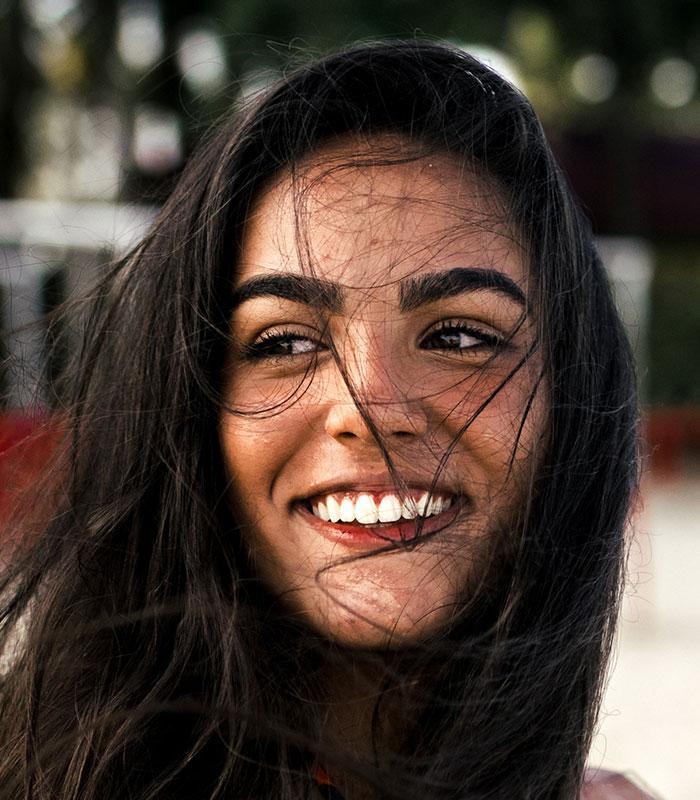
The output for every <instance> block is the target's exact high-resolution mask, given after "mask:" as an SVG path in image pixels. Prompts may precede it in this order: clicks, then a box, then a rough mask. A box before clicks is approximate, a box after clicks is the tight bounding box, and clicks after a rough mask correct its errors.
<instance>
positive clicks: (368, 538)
mask: <svg viewBox="0 0 700 800" xmlns="http://www.w3.org/2000/svg"><path fill="white" fill-rule="evenodd" d="M460 505H461V502H460V500H457V501H456V502H454V503H453V504H452V505H451V506H450V507H449V508H448V509H447V510H446V511H443V512H442V513H441V514H435V516H432V517H426V518H425V519H424V520H423V523H422V525H421V526H420V534H419V535H416V533H417V530H418V520H405V519H404V520H401V521H399V522H387V523H383V524H380V525H376V526H370V525H360V524H359V523H353V522H326V521H325V520H322V519H321V518H320V517H317V516H316V515H315V514H313V513H312V512H311V511H309V509H308V508H307V507H306V506H305V505H304V504H303V503H298V504H297V505H296V506H295V510H296V512H297V513H298V514H300V516H302V517H303V518H304V520H306V522H308V523H309V524H310V525H311V526H312V527H313V528H314V529H315V530H316V531H317V532H318V533H320V534H321V535H322V536H324V537H325V538H326V539H329V540H330V541H332V542H336V543H338V544H343V545H345V546H346V547H349V548H351V549H354V550H371V549H380V548H382V547H387V546H389V545H391V544H392V543H394V542H406V543H410V542H414V541H420V540H422V539H423V538H424V537H425V536H427V535H429V534H431V533H435V532H436V531H439V530H442V529H443V528H444V527H446V526H447V525H450V524H451V523H452V522H454V520H455V518H456V517H457V514H458V513H459V509H460Z"/></svg>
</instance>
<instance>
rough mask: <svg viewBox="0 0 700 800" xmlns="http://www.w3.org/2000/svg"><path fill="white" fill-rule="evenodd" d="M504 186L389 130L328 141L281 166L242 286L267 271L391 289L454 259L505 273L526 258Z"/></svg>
mask: <svg viewBox="0 0 700 800" xmlns="http://www.w3.org/2000/svg"><path fill="white" fill-rule="evenodd" d="M505 207H506V203H505V202H504V199H503V197H502V194H501V192H500V190H499V188H498V187H497V186H496V185H495V184H494V183H493V182H492V181H490V180H488V179H486V178H484V177H483V176H481V175H480V174H478V173H477V172H476V171H475V170H473V169H471V168H468V167H466V166H465V165H464V164H463V163H461V162H460V161H459V160H458V159H457V158H456V157H454V156H451V155H449V154H443V153H438V154H432V155H425V154H423V155H420V154H417V153H416V151H415V148H413V149H412V150H410V151H409V150H408V149H407V147H406V146H404V147H403V149H401V143H400V142H397V140H396V139H395V138H391V137H387V138H385V139H378V140H375V141H374V142H370V143H365V144H364V145H361V144H359V143H357V142H350V141H341V142H338V143H334V144H332V145H328V146H326V147H324V148H322V149H320V150H319V151H317V152H316V153H314V155H313V156H312V157H309V158H307V159H306V160H305V161H303V162H301V163H300V164H298V165H295V167H294V168H293V169H288V170H287V171H285V172H284V173H282V174H281V175H280V176H279V177H278V178H277V179H276V181H275V182H274V183H273V184H272V185H271V186H270V187H269V188H267V189H266V190H265V191H263V192H262V194H261V195H260V197H259V198H258V199H257V202H256V203H255V205H254V207H253V210H252V212H251V214H250V215H249V218H248V220H247V224H246V230H245V235H244V239H243V248H242V252H241V259H240V262H239V266H238V270H237V276H236V277H237V280H236V282H237V283H240V282H243V281H245V280H247V279H248V278H250V277H252V276H254V275H260V274H264V273H266V272H273V273H274V272H287V273H298V274H313V275H315V276H316V277H321V278H323V279H326V280H331V281H334V282H338V283H341V284H343V285H345V286H349V287H358V288H360V287H365V288H367V287H370V286H371V287H380V286H383V285H386V286H389V285H391V284H392V283H393V282H395V281H400V280H401V279H403V278H406V277H408V276H416V275H420V274H422V273H425V272H432V271H441V270H444V269H446V268H452V267H455V266H458V267H459V266H462V267H482V268H488V269H496V270H498V271H501V272H504V273H505V274H506V275H508V277H510V278H512V279H513V280H514V281H516V282H517V283H518V284H520V285H521V286H524V284H525V281H526V268H525V256H524V252H523V250H522V248H521V245H520V242H519V237H518V236H517V234H516V232H515V230H514V229H512V226H511V225H510V224H509V222H508V220H507V216H506V212H505Z"/></svg>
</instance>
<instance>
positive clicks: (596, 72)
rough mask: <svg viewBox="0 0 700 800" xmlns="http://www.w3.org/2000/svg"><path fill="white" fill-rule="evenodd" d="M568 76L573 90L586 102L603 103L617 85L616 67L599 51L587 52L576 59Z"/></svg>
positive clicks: (611, 94)
mask: <svg viewBox="0 0 700 800" xmlns="http://www.w3.org/2000/svg"><path fill="white" fill-rule="evenodd" d="M570 77H571V86H572V88H573V90H574V92H575V93H576V94H577V95H578V97H579V98H580V99H581V100H583V101H585V102H586V103H604V102H605V101H606V100H609V99H610V98H611V97H612V96H613V94H614V93H615V88H616V87H617V67H616V66H615V63H614V62H613V61H612V59H610V58H608V57H607V56H604V55H602V54H601V53H589V54H587V55H585V56H581V57H580V58H579V59H577V60H576V61H575V62H574V65H573V67H572V68H571V76H570Z"/></svg>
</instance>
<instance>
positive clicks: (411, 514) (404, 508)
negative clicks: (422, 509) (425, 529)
mask: <svg viewBox="0 0 700 800" xmlns="http://www.w3.org/2000/svg"><path fill="white" fill-rule="evenodd" d="M401 516H402V517H403V518H404V519H415V518H416V517H417V516H418V509H417V508H416V501H415V500H414V499H413V498H412V497H405V498H404V500H403V503H401Z"/></svg>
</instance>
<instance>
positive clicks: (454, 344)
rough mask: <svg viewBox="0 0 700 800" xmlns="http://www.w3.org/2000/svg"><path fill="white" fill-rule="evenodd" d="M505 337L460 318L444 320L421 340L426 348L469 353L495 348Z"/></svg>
mask: <svg viewBox="0 0 700 800" xmlns="http://www.w3.org/2000/svg"><path fill="white" fill-rule="evenodd" d="M502 344H503V339H502V338H501V337H500V336H497V335H495V334H493V333H489V332H487V331H484V330H482V329H481V328H477V327H475V326H474V325H470V324H468V323H466V322H462V321H459V320H443V321H442V322H440V323H439V325H438V326H436V327H434V328H432V329H431V330H429V331H428V333H427V334H426V335H425V336H424V337H423V339H422V340H421V343H420V346H421V348H423V349H424V350H452V351H457V352H458V353H469V352H474V351H480V350H495V349H496V348H498V347H500V346H501V345H502Z"/></svg>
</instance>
